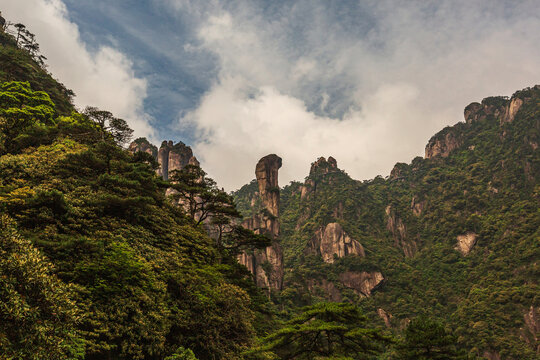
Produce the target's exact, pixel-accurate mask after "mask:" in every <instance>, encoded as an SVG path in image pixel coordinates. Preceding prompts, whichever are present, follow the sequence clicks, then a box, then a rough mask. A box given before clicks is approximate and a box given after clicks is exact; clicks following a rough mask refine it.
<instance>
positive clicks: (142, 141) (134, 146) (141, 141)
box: [128, 138, 158, 158]
mask: <svg viewBox="0 0 540 360" xmlns="http://www.w3.org/2000/svg"><path fill="white" fill-rule="evenodd" d="M128 150H129V151H131V152H132V153H136V152H139V151H142V152H145V153H147V154H150V155H152V156H153V157H154V158H156V157H157V153H158V149H157V147H155V146H154V145H152V144H151V143H150V141H148V140H147V139H146V138H138V139H137V140H135V141H133V142H132V143H131V144H129V147H128Z"/></svg>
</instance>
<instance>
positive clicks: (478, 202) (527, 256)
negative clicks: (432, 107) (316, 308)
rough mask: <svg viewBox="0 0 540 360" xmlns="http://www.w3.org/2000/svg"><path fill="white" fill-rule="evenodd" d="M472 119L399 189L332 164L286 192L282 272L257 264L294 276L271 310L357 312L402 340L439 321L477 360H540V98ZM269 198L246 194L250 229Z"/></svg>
mask: <svg viewBox="0 0 540 360" xmlns="http://www.w3.org/2000/svg"><path fill="white" fill-rule="evenodd" d="M464 115H465V122H460V123H457V124H456V125H454V126H451V127H447V128H445V129H443V130H442V131H440V132H439V133H437V134H436V135H435V136H433V137H432V138H431V139H430V140H429V142H428V144H427V146H426V151H425V157H424V158H421V157H417V158H415V159H413V160H412V162H411V163H410V164H404V163H398V164H396V165H395V167H394V168H393V170H392V172H391V174H390V175H389V176H388V177H387V178H382V177H377V178H375V179H372V180H369V181H358V180H354V179H352V178H351V177H349V176H348V175H347V173H346V172H345V171H343V170H341V169H339V167H338V165H337V161H336V160H335V159H334V158H332V157H329V158H328V159H325V158H323V157H321V158H319V159H318V160H317V161H315V162H314V163H313V164H312V166H311V171H310V173H309V175H308V176H307V177H306V179H305V181H304V182H303V183H300V182H292V183H291V184H289V185H287V186H285V187H284V188H282V189H281V191H280V196H279V198H280V207H279V216H278V217H277V218H276V219H275V220H274V221H278V222H279V224H280V231H279V238H277V239H276V240H275V242H276V245H273V246H274V247H276V246H279V248H280V249H281V251H282V260H280V261H273V262H272V263H271V264H269V263H268V264H265V263H264V262H263V263H260V264H259V265H258V266H259V268H260V269H265V268H267V269H269V271H268V272H267V274H268V273H270V275H271V274H277V273H280V274H283V279H282V286H281V288H280V289H279V291H274V293H273V294H272V295H273V300H274V301H275V302H276V303H277V304H279V305H280V306H281V307H284V308H289V309H293V308H296V307H298V306H302V305H309V304H313V303H316V302H320V301H348V302H353V303H358V304H361V306H362V308H364V309H365V311H366V313H368V314H378V316H379V317H380V318H379V319H376V318H375V316H373V321H376V322H377V321H378V322H379V323H381V324H383V323H384V324H385V325H386V326H387V327H389V328H391V329H393V331H396V332H399V331H400V329H403V328H404V327H406V324H407V323H408V322H409V321H410V320H411V319H413V318H415V317H417V316H419V315H428V316H431V317H435V318H440V319H443V320H444V321H445V322H446V323H447V324H449V326H450V327H451V328H453V329H455V333H456V335H457V336H458V338H457V341H458V343H459V345H460V346H462V347H464V348H466V349H467V350H468V351H469V352H470V354H473V355H476V356H482V357H485V358H489V359H535V358H538V356H540V342H539V340H538V332H539V330H540V321H539V319H540V297H539V295H540V287H539V284H538V279H540V268H539V259H540V207H539V205H540V185H539V177H540V150H539V149H538V144H539V143H540V137H539V134H540V86H535V87H532V88H527V89H524V90H521V91H517V92H516V93H515V94H513V96H512V97H511V98H509V99H508V98H505V97H488V98H485V99H484V100H482V102H481V103H477V102H474V103H472V104H470V105H468V106H467V107H466V108H465V111H464ZM283 161H286V157H284V160H283ZM258 167H259V166H257V168H258ZM257 180H259V176H257ZM276 184H277V180H276ZM258 185H259V186H258V187H257V182H256V181H254V182H252V183H250V184H248V185H245V186H244V187H242V188H241V189H240V190H238V191H237V192H235V194H234V196H235V200H236V202H237V204H238V207H239V209H240V210H241V211H242V213H243V214H244V218H245V219H251V218H253V217H254V216H255V217H257V216H260V215H258V214H261V213H262V212H261V209H260V208H261V207H260V203H261V202H262V204H265V203H266V202H265V200H264V198H263V197H262V196H261V190H260V188H261V183H260V180H259V184H258ZM274 191H276V192H277V189H275V190H274ZM263 210H264V209H263ZM261 260H264V258H261ZM243 262H244V264H246V265H247V266H248V268H249V269H250V270H251V271H252V272H254V271H253V267H251V266H249V262H247V261H245V260H244V261H243ZM279 262H282V264H283V267H282V268H281V269H276V268H275V267H276V264H277V263H279ZM269 265H272V266H269ZM255 273H256V275H257V278H259V277H261V276H260V274H259V270H258V271H256V272H255ZM257 283H258V285H261V284H260V283H259V281H257Z"/></svg>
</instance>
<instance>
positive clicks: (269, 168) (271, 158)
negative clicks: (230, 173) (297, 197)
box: [255, 154, 281, 217]
mask: <svg viewBox="0 0 540 360" xmlns="http://www.w3.org/2000/svg"><path fill="white" fill-rule="evenodd" d="M280 167H281V158H280V157H279V156H277V155H275V154H270V155H267V156H265V157H263V158H262V159H261V160H259V162H258V163H257V167H256V168H255V176H256V178H257V183H258V184H259V194H260V196H261V199H262V201H263V204H264V205H265V207H266V209H267V210H268V211H269V212H270V214H272V215H273V216H275V217H278V216H279V185H278V170H279V168H280Z"/></svg>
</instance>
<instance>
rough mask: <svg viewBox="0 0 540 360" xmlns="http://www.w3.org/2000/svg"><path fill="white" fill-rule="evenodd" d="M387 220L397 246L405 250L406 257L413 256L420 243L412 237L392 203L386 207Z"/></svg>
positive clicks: (387, 226) (387, 225)
mask: <svg viewBox="0 0 540 360" xmlns="http://www.w3.org/2000/svg"><path fill="white" fill-rule="evenodd" d="M386 221H387V222H386V228H387V229H388V230H389V231H390V232H391V233H392V236H393V237H394V241H395V244H396V246H397V247H399V248H401V249H402V250H403V254H404V255H405V256H406V257H413V256H414V255H415V254H416V252H417V251H418V245H417V243H416V241H414V240H413V239H410V237H409V236H408V234H407V227H406V226H405V224H404V223H403V221H402V220H401V219H400V218H399V217H398V216H397V215H396V214H395V212H394V209H392V206H391V205H388V206H387V207H386Z"/></svg>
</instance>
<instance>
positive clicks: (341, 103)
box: [2, 0, 540, 190]
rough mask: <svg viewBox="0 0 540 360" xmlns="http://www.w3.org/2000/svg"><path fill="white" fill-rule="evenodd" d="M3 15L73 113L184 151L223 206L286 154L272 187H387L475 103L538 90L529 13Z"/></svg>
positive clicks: (35, 2) (285, 7) (227, 7)
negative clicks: (343, 178) (329, 168)
mask: <svg viewBox="0 0 540 360" xmlns="http://www.w3.org/2000/svg"><path fill="white" fill-rule="evenodd" d="M2 11H3V12H4V16H6V17H8V18H10V20H12V21H21V22H23V23H25V24H26V25H27V26H29V27H31V28H32V29H34V31H35V32H38V33H39V34H40V44H41V48H42V52H43V53H44V54H45V55H46V56H47V57H48V58H49V61H48V64H49V68H50V70H51V71H52V72H53V73H54V74H55V75H56V76H58V77H60V78H61V79H63V81H64V82H65V83H66V85H67V86H68V87H70V88H72V89H73V90H74V91H75V93H76V94H77V95H78V96H77V98H76V104H77V105H79V106H81V107H84V106H85V105H98V106H101V107H103V108H107V109H109V110H112V111H113V112H114V113H115V114H117V115H118V116H121V117H123V118H125V119H126V120H128V122H129V123H130V125H131V126H132V127H133V128H134V130H135V133H136V135H140V136H148V137H149V138H150V139H152V140H154V141H155V142H157V141H158V140H161V139H163V138H167V139H175V140H182V141H183V142H185V143H187V144H188V145H191V146H192V147H193V149H194V151H195V153H196V154H198V155H197V156H198V157H199V160H200V161H201V163H202V165H203V167H204V168H205V169H206V171H208V172H209V173H210V175H211V176H213V177H214V178H215V179H216V180H217V181H218V182H219V183H220V184H221V185H222V186H224V187H225V188H226V189H228V190H233V189H236V188H238V187H240V186H241V185H242V184H244V183H246V182H247V181H249V179H250V178H251V176H252V175H251V168H250V166H249V165H248V164H253V163H255V162H256V161H257V160H258V159H259V158H260V157H262V156H264V155H266V154H268V153H280V154H284V160H285V161H284V163H283V168H282V170H281V176H282V183H288V182H289V181H290V180H293V179H295V180H301V179H302V178H303V177H304V176H305V174H306V173H307V172H308V171H309V163H310V162H311V161H312V160H313V159H314V158H316V157H317V156H320V155H325V156H330V155H332V156H335V157H336V158H338V159H339V161H340V166H341V167H342V168H343V169H345V170H346V171H347V172H348V173H350V174H351V175H352V176H354V177H355V178H360V179H368V178H373V177H374V176H376V175H378V174H380V175H383V176H386V175H388V174H389V172H390V170H391V168H392V166H393V164H394V163H395V162H396V161H410V160H411V159H412V158H413V157H414V156H416V155H420V154H422V152H423V146H424V142H425V139H426V138H429V137H430V136H431V134H433V133H435V132H436V131H437V130H438V129H440V128H442V127H443V126H445V125H450V124H453V123H454V122H455V119H457V118H460V116H461V111H462V107H463V104H464V103H467V102H468V101H470V99H476V98H482V97H484V96H485V95H486V94H501V95H511V94H512V92H513V91H514V90H515V89H519V88H523V87H525V86H528V85H530V84H535V83H540V63H539V62H540V60H539V59H540V49H539V48H538V46H537V44H538V43H539V41H540V20H539V16H540V9H539V7H538V6H537V3H536V2H535V1H503V0H498V1H487V0H484V1H475V2H472V3H471V2H467V1H454V2H440V1H409V2H401V3H399V4H397V3H396V2H394V1H364V2H340V3H339V4H332V3H328V2H326V1H315V2H314V1H295V2H284V1H276V2H272V3H271V4H270V3H268V2H264V1H242V0H236V1H211V2H200V1H180V0H178V1H175V0H167V1H165V0H152V1H149V2H144V4H143V3H140V2H137V3H134V2H110V1H80V0H77V1H71V0H64V1H62V0H52V1H45V0H25V1H19V0H4V1H2ZM96 89H98V91H93V90H96ZM223 157H226V158H227V159H229V160H230V163H234V164H235V170H234V171H231V167H230V163H229V161H222V159H223Z"/></svg>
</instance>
